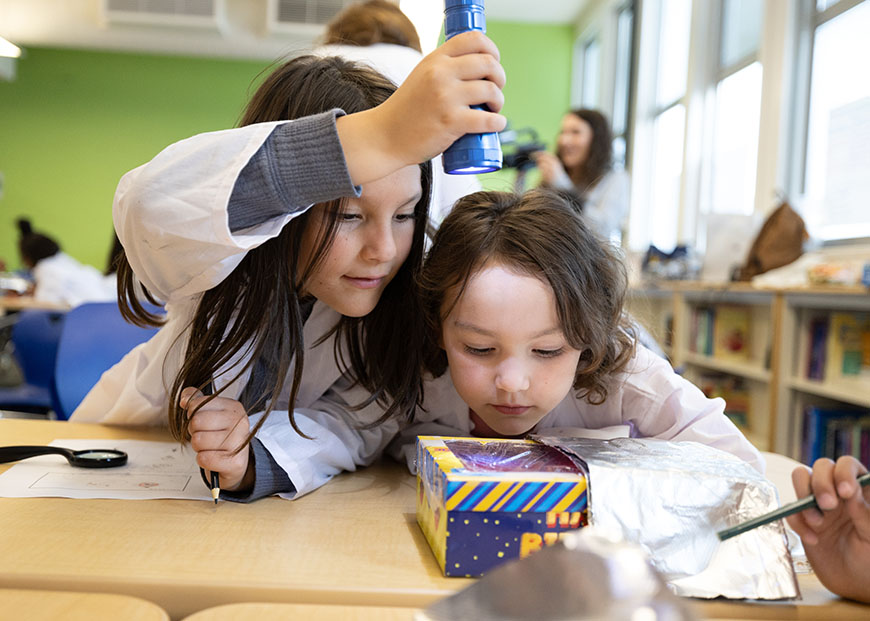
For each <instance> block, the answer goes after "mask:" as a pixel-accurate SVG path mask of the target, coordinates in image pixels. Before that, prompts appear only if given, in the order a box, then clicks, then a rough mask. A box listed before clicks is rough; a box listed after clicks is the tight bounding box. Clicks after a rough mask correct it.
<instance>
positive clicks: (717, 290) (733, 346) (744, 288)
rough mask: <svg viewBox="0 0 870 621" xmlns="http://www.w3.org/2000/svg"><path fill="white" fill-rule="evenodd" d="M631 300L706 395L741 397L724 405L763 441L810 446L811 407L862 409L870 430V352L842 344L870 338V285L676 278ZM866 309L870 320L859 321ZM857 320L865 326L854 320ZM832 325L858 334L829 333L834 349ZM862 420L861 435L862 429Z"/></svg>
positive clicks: (790, 450)
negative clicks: (760, 284) (765, 284)
mask: <svg viewBox="0 0 870 621" xmlns="http://www.w3.org/2000/svg"><path fill="white" fill-rule="evenodd" d="M627 309H628V311H629V312H630V313H631V314H632V316H634V318H635V319H636V320H637V321H638V322H640V323H641V324H643V326H644V327H645V328H646V329H647V330H648V331H649V332H650V333H651V334H652V335H653V336H654V337H655V338H656V339H657V340H658V341H659V343H660V344H663V345H664V346H665V352H666V353H667V355H668V357H669V358H670V360H671V363H672V364H673V365H674V368H675V369H677V370H678V371H679V372H681V373H682V374H683V375H684V376H685V377H686V378H687V379H689V380H691V381H692V382H693V383H695V384H696V385H698V386H700V387H701V388H702V389H704V390H705V392H707V393H708V394H712V395H714V396H722V397H723V398H725V400H726V403H729V401H731V402H733V404H735V407H732V404H731V403H729V407H728V408H726V412H727V413H729V415H730V416H731V417H732V420H734V421H735V422H736V423H737V424H738V426H740V427H741V428H742V430H743V431H744V433H745V434H746V435H747V437H748V438H749V439H750V440H751V441H752V442H753V443H754V444H755V445H756V446H757V447H758V448H759V449H761V450H768V451H774V452H777V453H781V454H784V455H788V456H790V457H793V458H795V459H798V460H801V459H802V457H804V456H806V455H811V454H812V451H810V450H808V445H807V439H806V437H805V436H804V426H805V425H806V426H807V428H808V429H809V428H810V426H811V423H807V422H805V418H807V417H809V413H808V412H809V411H810V410H811V409H813V408H816V409H819V410H824V411H828V410H838V411H843V412H846V414H849V413H851V412H852V411H855V412H856V414H855V416H856V417H857V418H856V420H858V422H857V423H854V425H860V424H864V423H866V424H867V426H868V432H867V433H868V434H870V365H866V363H867V359H866V357H867V356H868V354H867V353H864V354H863V356H864V358H863V363H865V366H862V362H861V355H862V354H861V353H856V352H854V351H849V352H848V353H845V354H844V353H843V352H842V345H841V344H840V341H842V339H846V341H847V342H848V343H853V344H854V342H855V340H856V339H857V340H858V341H861V339H862V338H863V339H865V341H863V343H859V344H858V345H857V346H855V347H857V348H858V349H859V351H860V348H861V347H862V346H863V347H864V348H865V349H866V348H868V347H870V341H867V340H866V339H870V335H864V334H863V332H861V330H863V329H864V328H863V326H864V325H866V326H867V328H866V329H867V330H870V291H868V290H867V289H865V288H862V287H813V288H799V289H758V288H754V287H752V286H750V285H747V284H743V283H729V284H721V285H718V284H710V283H699V282H686V281H674V282H663V283H658V284H655V285H645V286H643V287H635V288H633V289H632V290H631V291H630V292H629V296H628V299H627ZM844 317H845V319H844ZM849 317H852V318H853V319H849ZM865 318H866V320H867V322H866V324H863V323H861V322H862V321H863V320H864V319H865ZM856 322H857V324H858V325H859V326H860V327H859V328H858V332H857V333H856V332H855V331H854V328H853V327H850V326H854V324H855V323H856ZM832 324H833V325H834V326H835V328H836V329H835V330H834V332H835V333H836V334H837V335H844V334H847V332H848V335H850V336H843V337H842V338H840V337H838V341H836V342H835V341H831V343H832V345H831V346H830V349H831V351H830V352H827V351H826V350H825V348H824V347H820V346H819V344H820V342H822V341H824V342H826V343H827V342H828V338H829V336H830V335H828V334H826V333H825V332H824V330H823V326H825V325H827V326H828V329H830V326H831V325H832ZM844 325H845V326H846V327H844ZM850 330H851V331H850ZM813 331H815V336H814V335H813V334H814V332H813ZM855 334H858V336H857V337H856V336H854V335H855ZM862 335H863V336H862ZM830 338H833V337H830ZM855 347H851V349H855ZM846 349H847V350H848V349H850V347H849V346H848V345H847V347H846ZM811 354H812V355H813V356H814V358H813V360H812V361H811V360H810V356H811ZM826 354H830V355H831V358H830V359H828V358H827V357H826ZM856 356H857V358H856ZM835 358H836V359H835ZM856 360H857V362H856ZM811 362H812V364H813V366H812V371H810V364H811ZM820 368H821V369H826V370H820ZM844 370H845V373H844ZM729 410H731V411H730V412H729ZM861 412H864V413H866V415H867V418H862V414H861ZM849 415H850V414H849ZM861 421H863V422H861ZM849 424H852V423H849ZM843 425H846V424H845V423H843V424H841V427H842V426H843ZM854 425H853V428H852V430H853V432H854V435H853V436H852V437H853V438H854V440H853V442H855V443H857V442H860V432H861V429H860V428H859V429H857V430H855V429H854ZM837 433H840V432H839V431H838V432H837ZM843 433H846V432H845V431H844V432H843ZM864 441H865V443H866V442H867V440H866V439H865V440H864ZM831 446H832V445H830V444H829V445H828V447H829V448H830V447H831ZM839 446H840V445H838V447H839ZM844 446H845V447H846V448H847V449H848V447H849V446H851V444H848V443H847V444H845V445H844ZM855 446H858V445H857V444H855ZM856 450H858V449H856Z"/></svg>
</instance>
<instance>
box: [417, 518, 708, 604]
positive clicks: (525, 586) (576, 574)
mask: <svg viewBox="0 0 870 621" xmlns="http://www.w3.org/2000/svg"><path fill="white" fill-rule="evenodd" d="M415 618H416V619H417V620H418V621H458V620H460V619H462V620H464V619H474V620H475V621H496V620H497V621H519V620H528V621H555V620H557V619H558V620H565V619H576V620H588V621H591V620H596V621H625V620H626V619H638V620H641V619H642V620H648V619H654V620H656V621H694V619H696V617H695V615H694V614H693V612H692V610H691V609H690V607H689V605H688V604H687V602H686V601H684V600H681V599H680V598H678V597H676V596H675V595H674V594H673V593H671V592H670V591H669V590H668V588H667V586H666V585H665V582H664V581H663V580H662V578H661V576H660V575H659V574H658V573H657V572H656V571H655V569H654V568H653V567H652V566H651V565H650V564H649V560H648V558H647V556H646V553H645V552H644V551H643V550H642V549H640V548H639V547H638V546H635V545H634V544H629V543H626V542H624V541H621V540H619V539H617V538H614V537H612V536H610V535H609V534H607V533H604V532H603V531H601V530H600V529H597V528H596V527H589V528H582V529H580V530H579V531H577V532H576V533H572V534H570V535H568V536H566V537H564V538H563V539H561V540H560V541H559V542H558V543H556V544H555V545H552V546H549V547H546V548H544V549H542V550H540V551H538V552H535V553H534V554H532V555H531V556H528V557H526V558H524V559H521V560H515V561H510V562H507V563H504V564H503V565H500V566H499V567H496V568H495V569H493V570H492V571H490V572H488V573H487V574H486V575H485V576H484V577H483V578H481V579H480V580H478V581H476V582H475V583H474V584H472V585H471V586H469V587H466V588H465V589H463V590H461V591H459V592H458V593H456V594H454V595H451V596H450V597H447V598H445V599H442V600H440V601H438V602H436V603H434V604H432V605H431V606H429V607H428V608H427V609H426V610H423V611H421V612H419V613H418V614H417V615H416V617H415Z"/></svg>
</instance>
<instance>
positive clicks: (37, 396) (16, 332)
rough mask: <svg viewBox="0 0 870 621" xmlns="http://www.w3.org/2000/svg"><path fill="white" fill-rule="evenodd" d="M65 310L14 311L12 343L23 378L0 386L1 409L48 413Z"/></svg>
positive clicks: (50, 405)
mask: <svg viewBox="0 0 870 621" xmlns="http://www.w3.org/2000/svg"><path fill="white" fill-rule="evenodd" d="M64 315H65V313H64V312H63V311H50V310H37V309H32V310H23V311H21V312H19V313H18V314H17V315H15V317H14V320H15V323H14V324H13V326H12V337H11V338H12V344H13V345H14V346H15V359H16V362H18V366H19V367H20V368H21V374H22V375H23V376H24V382H23V383H22V384H20V385H19V386H11V387H8V388H0V409H2V410H15V411H19V412H37V413H45V412H48V410H50V409H51V408H52V399H51V389H52V384H53V382H54V365H55V359H56V358H57V349H58V341H59V340H60V335H61V330H62V328H63V323H64Z"/></svg>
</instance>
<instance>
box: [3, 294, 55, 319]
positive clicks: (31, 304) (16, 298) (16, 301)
mask: <svg viewBox="0 0 870 621" xmlns="http://www.w3.org/2000/svg"><path fill="white" fill-rule="evenodd" d="M33 308H35V309H39V310H56V311H66V310H69V306H68V305H67V304H56V303H53V302H44V301H39V300H36V299H35V298H34V297H33V296H31V295H0V315H2V314H3V313H5V312H7V311H20V310H29V309H33Z"/></svg>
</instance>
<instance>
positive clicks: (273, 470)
mask: <svg viewBox="0 0 870 621" xmlns="http://www.w3.org/2000/svg"><path fill="white" fill-rule="evenodd" d="M251 459H253V460H254V487H253V489H251V491H250V492H246V493H241V494H236V493H233V492H225V491H223V490H221V498H226V499H227V500H231V501H233V502H251V501H254V500H259V499H260V498H265V497H266V496H274V495H275V494H283V493H288V494H293V493H295V492H296V487H295V486H294V485H293V483H291V482H290V477H288V476H287V473H286V472H284V470H283V469H282V468H281V466H279V465H278V463H277V462H276V461H275V460H274V459H272V455H271V454H270V453H269V451H267V450H266V447H264V446H263V443H262V442H260V441H259V440H258V439H257V438H254V439H252V440H251Z"/></svg>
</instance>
